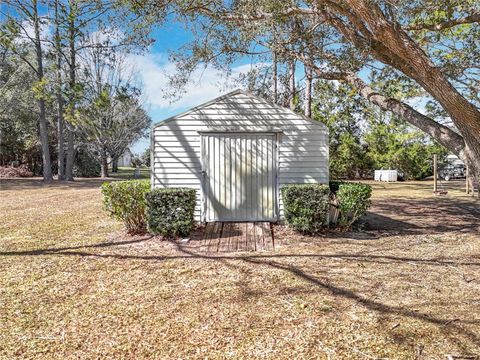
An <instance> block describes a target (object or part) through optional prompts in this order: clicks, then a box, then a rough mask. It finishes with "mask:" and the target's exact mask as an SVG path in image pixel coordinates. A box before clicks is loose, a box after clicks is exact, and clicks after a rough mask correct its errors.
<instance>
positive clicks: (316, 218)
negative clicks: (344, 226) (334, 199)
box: [281, 184, 330, 234]
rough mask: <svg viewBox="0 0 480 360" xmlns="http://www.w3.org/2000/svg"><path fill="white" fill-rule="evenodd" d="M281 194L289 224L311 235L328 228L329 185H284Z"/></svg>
mask: <svg viewBox="0 0 480 360" xmlns="http://www.w3.org/2000/svg"><path fill="white" fill-rule="evenodd" d="M281 192H282V199H283V206H284V213H285V220H286V222H287V224H289V225H290V226H292V227H293V228H294V229H296V230H298V231H302V232H305V233H311V234H314V233H318V232H319V231H320V230H322V229H323V228H324V227H325V226H327V224H328V212H329V208H330V201H329V194H330V189H329V187H328V186H327V185H322V184H292V185H284V186H282V188H281Z"/></svg>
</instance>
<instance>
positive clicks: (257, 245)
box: [190, 221, 275, 253]
mask: <svg viewBox="0 0 480 360" xmlns="http://www.w3.org/2000/svg"><path fill="white" fill-rule="evenodd" d="M190 243H191V246H195V247H196V248H198V250H200V251H202V252H208V253H214V252H222V253H223V252H235V251H262V250H265V251H273V250H274V248H275V241H274V236H273V229H272V227H271V224H270V223H269V222H263V221H262V222H211V223H207V225H206V227H205V229H204V231H203V233H202V234H201V235H200V236H198V237H197V238H196V239H195V240H193V241H191V242H190Z"/></svg>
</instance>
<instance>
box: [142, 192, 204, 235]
mask: <svg viewBox="0 0 480 360" xmlns="http://www.w3.org/2000/svg"><path fill="white" fill-rule="evenodd" d="M195 194H196V190H195V189H187V188H165V189H155V190H152V191H150V192H149V193H147V194H146V196H145V198H146V201H147V221H148V230H149V232H150V233H152V234H160V235H163V236H166V237H175V236H187V235H188V234H189V233H190V232H191V231H192V230H193V227H194V224H195V223H194V217H193V216H194V212H195Z"/></svg>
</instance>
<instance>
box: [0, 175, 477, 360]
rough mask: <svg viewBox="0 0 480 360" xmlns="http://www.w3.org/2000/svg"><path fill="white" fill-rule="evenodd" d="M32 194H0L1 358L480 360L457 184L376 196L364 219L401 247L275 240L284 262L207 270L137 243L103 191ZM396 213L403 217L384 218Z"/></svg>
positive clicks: (11, 184)
mask: <svg viewBox="0 0 480 360" xmlns="http://www.w3.org/2000/svg"><path fill="white" fill-rule="evenodd" d="M29 181H30V182H29ZM31 182H32V180H28V181H27V180H25V181H23V182H21V181H17V180H16V181H4V182H3V183H2V190H1V191H0V196H1V201H0V239H1V240H0V324H1V332H0V358H1V359H11V358H29V359H38V358H46V359H78V358H80V359H97V358H102V359H104V358H111V359H142V358H145V359H149V358H159V359H160V358H162V359H167V358H168V359H170V358H175V359H176V358H182V359H186V358H202V359H203V358H209V359H215V358H235V359H247V358H248V359H250V358H269V359H270V358H277V359H281V358H299V359H300V358H304V359H307V358H320V359H371V358H390V359H445V358H446V355H447V354H452V355H464V356H465V355H469V356H471V355H477V356H478V355H479V349H480V240H479V235H480V229H479V226H480V224H479V223H478V222H475V219H478V213H475V211H476V210H475V209H478V202H476V201H474V200H471V199H470V198H467V197H465V196H462V193H461V189H460V184H459V183H455V184H457V185H456V186H457V188H458V189H457V190H455V191H453V190H452V192H450V193H449V195H448V196H447V197H445V198H442V199H438V198H433V197H432V196H431V195H429V191H430V190H429V188H428V187H426V186H427V185H428V184H425V183H414V184H411V183H398V184H375V186H374V201H373V203H374V204H373V208H372V213H371V214H370V215H369V217H370V218H368V219H370V220H371V222H372V224H376V223H375V221H378V217H380V218H382V217H384V218H388V219H389V220H390V221H392V224H393V225H392V227H393V226H396V228H395V232H393V233H392V232H389V231H385V230H383V229H381V228H380V227H379V228H375V229H368V230H365V231H361V232H353V233H345V234H329V235H323V236H318V237H309V236H300V235H298V234H295V233H293V232H292V231H290V230H289V229H286V228H284V227H281V226H278V227H277V228H276V241H277V244H278V245H277V248H276V250H275V252H257V253H233V254H219V255H213V256H212V255H207V254H203V253H196V252H195V251H194V250H192V249H191V248H189V247H188V246H186V245H185V246H184V245H182V243H181V242H178V243H177V242H167V241H162V240H160V239H159V238H152V237H148V236H143V237H128V236H127V235H126V234H125V233H124V232H123V230H122V226H121V224H119V223H117V222H116V221H114V220H112V219H110V218H109V217H108V216H107V215H106V214H105V213H104V211H103V210H102V205H101V194H100V191H99V188H98V186H99V184H100V182H99V181H96V180H85V181H83V180H79V181H77V182H76V183H75V184H73V185H67V184H61V185H56V184H54V185H50V186H40V185H39V182H36V183H31ZM452 184H453V183H452ZM455 184H453V185H452V186H455ZM400 201H404V204H405V205H404V207H406V208H405V209H403V212H402V213H399V210H398V209H397V210H395V209H394V208H393V209H391V208H389V207H388V206H387V205H389V204H392V205H395V203H398V202H400ZM407 201H408V203H407ZM406 204H409V205H406ZM439 206H443V207H444V208H445V209H448V208H450V207H453V206H458V207H459V209H463V213H462V212H460V214H459V215H455V214H454V213H457V212H458V211H456V210H455V209H454V210H455V211H453V210H452V213H451V214H450V213H448V214H445V213H444V212H441V213H433V211H434V210H435V209H436V208H437V207H439ZM410 209H417V210H416V212H411V211H410ZM407 210H408V211H407ZM412 211H413V210H412ZM419 214H423V215H422V216H423V217H422V218H420V219H419V217H420V216H419ZM430 214H432V215H430ZM451 216H458V218H455V222H454V223H453V224H451V225H450V226H446V227H441V226H440V225H442V220H444V221H443V222H447V220H448V219H450V217H451ZM475 216H477V217H475ZM375 217H377V218H375ZM375 219H376V220H375ZM462 219H463V222H462V221H461V220H462ZM370 220H369V221H370ZM374 220H375V221H374ZM437 223H438V224H437ZM405 224H406V225H405ZM424 224H427V225H429V226H423V227H422V225H424ZM456 224H458V225H456ZM389 226H390V225H389Z"/></svg>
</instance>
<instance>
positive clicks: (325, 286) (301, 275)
mask: <svg viewBox="0 0 480 360" xmlns="http://www.w3.org/2000/svg"><path fill="white" fill-rule="evenodd" d="M150 239H152V237H151V236H149V237H142V238H140V239H135V240H128V241H116V242H105V243H100V244H94V245H85V246H74V247H62V248H47V249H37V250H32V251H17V252H15V251H10V252H2V253H0V256H47V255H50V256H51V255H53V256H55V255H57V256H78V257H95V258H113V259H118V260H145V261H166V260H175V259H191V260H207V261H220V262H222V263H223V264H225V265H226V266H229V267H233V268H237V269H238V268H239V267H238V265H235V264H234V263H232V261H233V262H235V263H236V262H238V261H241V262H244V263H246V264H251V265H254V266H263V267H269V268H272V269H276V270H280V271H283V272H285V273H287V274H289V275H291V276H295V277H296V278H298V279H301V280H303V281H305V282H307V283H309V284H311V285H314V286H315V287H317V288H318V289H322V290H324V291H327V292H328V293H330V294H331V295H332V296H333V297H341V298H343V299H347V300H350V301H353V302H355V303H357V304H359V305H361V306H363V307H365V308H366V309H368V310H370V311H374V312H377V313H380V314H388V315H396V316H403V317H407V318H411V319H415V320H419V321H422V322H426V323H430V324H433V325H436V326H438V327H440V328H441V329H442V331H445V332H447V333H448V334H449V335H452V336H453V335H457V334H459V335H462V337H464V338H466V339H468V341H470V342H471V343H473V344H475V345H476V346H480V337H479V335H478V334H476V333H474V332H472V331H470V330H467V329H465V328H464V327H462V326H461V325H462V324H464V325H467V324H479V323H480V320H477V319H474V320H471V319H458V318H441V317H436V316H433V315H430V314H428V313H424V312H419V311H414V310H410V309H406V308H404V307H400V306H392V305H387V304H384V303H382V302H380V301H376V300H373V299H370V298H368V297H366V296H364V295H360V294H358V293H356V292H354V291H352V290H349V289H347V288H344V287H340V286H336V285H334V284H332V283H331V282H330V281H328V279H322V278H319V277H317V276H315V275H313V274H310V273H309V272H308V271H306V270H304V269H302V268H300V267H299V266H295V265H291V264H286V263H283V262H280V260H283V259H295V258H299V259H300V258H316V259H318V260H321V259H341V260H345V261H356V262H359V261H361V262H375V263H380V264H394V263H399V262H409V263H412V262H413V263H420V264H426V265H434V266H452V265H468V266H480V262H470V261H460V260H459V261H455V260H446V259H436V258H428V259H419V258H410V257H396V256H384V255H358V254H345V253H338V254H325V255H323V254H274V253H265V254H245V253H243V254H238V253H237V254H232V255H228V256H227V255H210V254H206V253H198V252H194V251H192V250H191V249H189V248H188V247H186V246H183V245H182V244H179V243H177V242H172V243H173V244H174V245H175V246H176V248H177V251H178V252H179V253H180V254H173V255H130V254H118V253H94V252H86V251H78V250H80V249H96V248H110V247H115V246H122V245H130V244H137V243H141V242H144V241H148V240H150ZM247 290H248V289H247ZM248 293H249V294H250V293H251V291H249V292H248ZM253 294H255V292H253ZM458 340H459V339H456V338H454V341H458Z"/></svg>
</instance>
